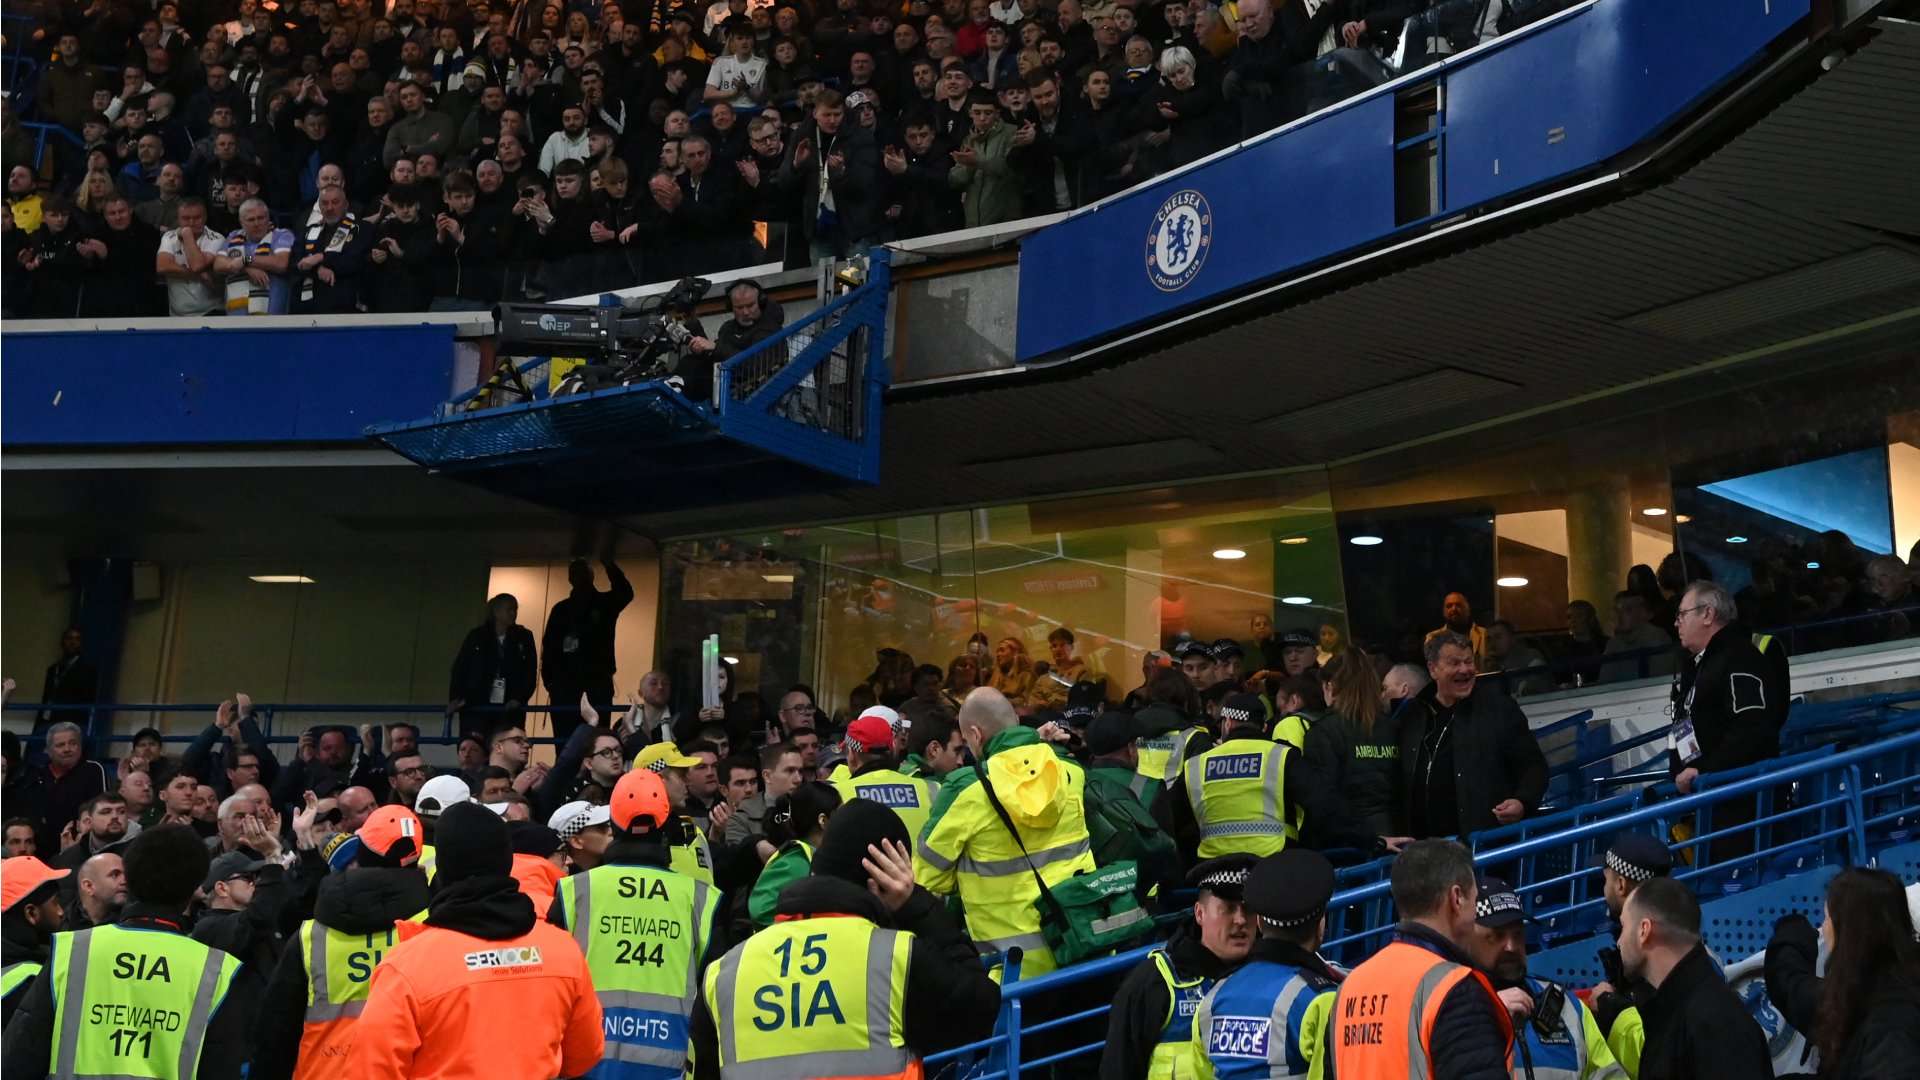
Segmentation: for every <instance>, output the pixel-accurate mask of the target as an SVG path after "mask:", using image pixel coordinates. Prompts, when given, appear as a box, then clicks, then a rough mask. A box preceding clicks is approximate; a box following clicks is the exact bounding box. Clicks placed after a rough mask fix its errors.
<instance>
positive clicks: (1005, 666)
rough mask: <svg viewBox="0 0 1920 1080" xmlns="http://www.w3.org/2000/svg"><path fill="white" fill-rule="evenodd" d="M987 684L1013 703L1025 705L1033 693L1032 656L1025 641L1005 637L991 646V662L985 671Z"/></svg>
mask: <svg viewBox="0 0 1920 1080" xmlns="http://www.w3.org/2000/svg"><path fill="white" fill-rule="evenodd" d="M987 685H988V686H991V687H993V688H994V689H995V690H998V691H1000V692H1001V693H1002V694H1005V695H1006V696H1007V700H1008V701H1010V702H1012V703H1013V704H1014V705H1016V706H1018V705H1025V704H1026V703H1027V695H1029V694H1031V693H1033V658H1032V657H1030V656H1028V655H1027V646H1026V643H1025V642H1023V641H1021V640H1020V639H1019V638H1012V637H1005V638H1001V639H1000V643H999V644H997V645H995V646H994V647H993V663H992V665H990V667H989V670H988V672H987Z"/></svg>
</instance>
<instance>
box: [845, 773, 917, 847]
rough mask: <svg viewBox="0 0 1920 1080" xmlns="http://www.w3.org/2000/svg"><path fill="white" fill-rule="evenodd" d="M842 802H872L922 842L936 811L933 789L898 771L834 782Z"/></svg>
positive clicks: (910, 836)
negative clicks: (929, 818) (893, 814)
mask: <svg viewBox="0 0 1920 1080" xmlns="http://www.w3.org/2000/svg"><path fill="white" fill-rule="evenodd" d="M833 787H834V790H836V791H838V792H839V793H840V797H841V798H842V799H869V800H872V801H873V802H877V803H879V804H880V805H881V806H884V807H886V808H887V809H889V810H891V811H893V812H894V813H895V814H897V815H899V817H900V820H901V821H902V822H903V823H904V824H905V825H906V826H907V836H908V837H909V838H910V839H912V840H918V839H920V834H921V832H923V831H924V830H925V829H926V827H927V818H928V817H929V816H930V815H931V812H932V810H933V785H932V784H929V783H927V782H926V781H925V780H916V779H914V778H913V777H911V776H908V775H906V774H905V773H902V772H899V771H897V770H894V769H875V770H874V771H872V772H865V773H861V774H860V775H858V776H845V777H842V778H840V779H838V780H835V781H833Z"/></svg>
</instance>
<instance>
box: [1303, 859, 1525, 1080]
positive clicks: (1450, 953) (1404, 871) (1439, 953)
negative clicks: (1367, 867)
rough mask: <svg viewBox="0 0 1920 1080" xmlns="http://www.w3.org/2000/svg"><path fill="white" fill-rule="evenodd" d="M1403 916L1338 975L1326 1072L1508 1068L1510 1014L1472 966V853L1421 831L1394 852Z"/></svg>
mask: <svg viewBox="0 0 1920 1080" xmlns="http://www.w3.org/2000/svg"><path fill="white" fill-rule="evenodd" d="M1390 873H1391V878H1390V886H1391V888H1392V890H1393V906H1394V910H1396V911H1398V912H1399V914H1400V922H1399V924H1398V925H1397V926H1395V927H1394V931H1393V938H1392V940H1391V941H1389V942H1388V943H1387V944H1386V945H1385V946H1384V947H1382V948H1381V949H1380V951H1379V952H1376V953H1374V954H1373V956H1372V957H1370V958H1368V959H1367V961H1366V962H1365V963H1363V964H1361V965H1360V966H1359V967H1357V968H1354V969H1353V970H1352V971H1351V972H1349V973H1348V974H1347V977H1346V978H1345V979H1344V980H1342V981H1341V983H1340V990H1339V993H1338V996H1336V997H1335V998H1334V1002H1333V1012H1332V1014H1331V1016H1330V1018H1329V1021H1328V1023H1327V1027H1326V1047H1325V1048H1324V1049H1323V1050H1322V1051H1321V1054H1322V1055H1323V1056H1322V1059H1321V1061H1320V1064H1321V1066H1322V1067H1323V1070H1324V1075H1325V1076H1326V1077H1327V1078H1328V1080H1333V1078H1335V1077H1338V1078H1340V1080H1406V1078H1407V1077H1409V1076H1422V1077H1427V1078H1429V1080H1463V1078H1468V1077H1473V1078H1478V1077H1485V1076H1488V1075H1490V1074H1491V1075H1500V1074H1502V1073H1506V1072H1508V1071H1509V1070H1511V1068H1512V1055H1511V1054H1510V1053H1509V1049H1510V1047H1511V1046H1512V1044H1513V1023H1512V1021H1511V1020H1509V1019H1508V1017H1507V1009H1506V1006H1505V1005H1503V1004H1501V1001H1500V998H1499V997H1498V996H1497V995H1495V993H1494V991H1493V984H1492V983H1490V982H1489V981H1488V980H1487V977H1486V976H1485V975H1483V974H1481V973H1480V972H1479V971H1477V970H1475V969H1474V967H1473V959H1472V957H1471V956H1470V955H1469V954H1468V952H1467V949H1468V948H1469V947H1470V946H1471V945H1472V943H1473V934H1474V920H1475V919H1476V918H1477V917H1478V914H1479V912H1478V909H1477V907H1476V906H1475V905H1476V902H1477V901H1478V899H1479V888H1478V886H1477V884H1476V882H1475V880H1474V876H1473V857H1472V856H1471V855H1469V854H1468V853H1467V849H1466V848H1464V847H1462V846H1460V845H1459V844H1457V843H1455V842H1454V841H1451V840H1417V841H1415V842H1413V843H1411V844H1408V845H1407V847H1406V849H1405V850H1403V851H1402V852H1400V854H1399V856H1398V857H1397V858H1395V859H1394V860H1393V869H1392V870H1391V872H1390Z"/></svg>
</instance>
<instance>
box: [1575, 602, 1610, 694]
mask: <svg viewBox="0 0 1920 1080" xmlns="http://www.w3.org/2000/svg"><path fill="white" fill-rule="evenodd" d="M1567 637H1568V640H1569V643H1568V645H1567V653H1566V656H1567V659H1568V660H1571V661H1574V668H1573V674H1574V675H1576V676H1578V677H1579V680H1580V685H1581V686H1592V685H1593V684H1594V683H1597V682H1599V681H1600V657H1601V656H1602V655H1603V654H1604V653H1605V652H1606V651H1607V631H1606V629H1605V628H1604V627H1602V626H1601V624H1600V613H1599V612H1598V611H1596V610H1595V609H1594V606H1593V605H1592V604H1590V603H1588V602H1587V601H1585V600H1573V601H1569V602H1568V604H1567Z"/></svg>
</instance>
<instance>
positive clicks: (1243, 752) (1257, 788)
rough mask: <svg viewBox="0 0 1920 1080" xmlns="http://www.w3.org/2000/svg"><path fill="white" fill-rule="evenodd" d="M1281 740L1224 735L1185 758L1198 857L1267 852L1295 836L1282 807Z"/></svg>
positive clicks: (1284, 751) (1284, 755)
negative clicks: (1197, 830) (1197, 829)
mask: <svg viewBox="0 0 1920 1080" xmlns="http://www.w3.org/2000/svg"><path fill="white" fill-rule="evenodd" d="M1291 753H1294V749H1293V747H1292V746H1290V745H1288V744H1286V743H1277V742H1268V741H1267V740H1265V739H1259V738H1239V739H1229V740H1227V741H1226V742H1224V743H1221V744H1220V745H1219V746H1216V747H1214V748H1213V749H1211V750H1209V751H1207V752H1206V753H1204V754H1201V755H1200V756H1198V757H1196V758H1193V759H1191V760H1189V761H1188V762H1187V770H1186V781H1187V802H1188V804H1189V805H1190V806H1191V807H1192V808H1193V820H1194V824H1196V825H1198V826H1199V827H1200V858H1202V859H1212V858H1216V857H1218V856H1221V855H1227V854H1231V853H1234V852H1246V853H1247V854H1249V855H1261V856H1265V855H1272V854H1274V853H1276V852H1278V851H1281V850H1283V849H1284V848H1285V847H1286V846H1287V842H1288V841H1290V840H1298V839H1299V838H1300V834H1299V831H1298V830H1297V829H1296V828H1295V827H1294V825H1293V823H1292V822H1290V821H1287V820H1286V819H1285V818H1284V817H1283V816H1282V815H1283V814H1284V813H1285V811H1286V807H1287V798H1286V795H1287V793H1286V763H1287V755H1288V754H1291Z"/></svg>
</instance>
